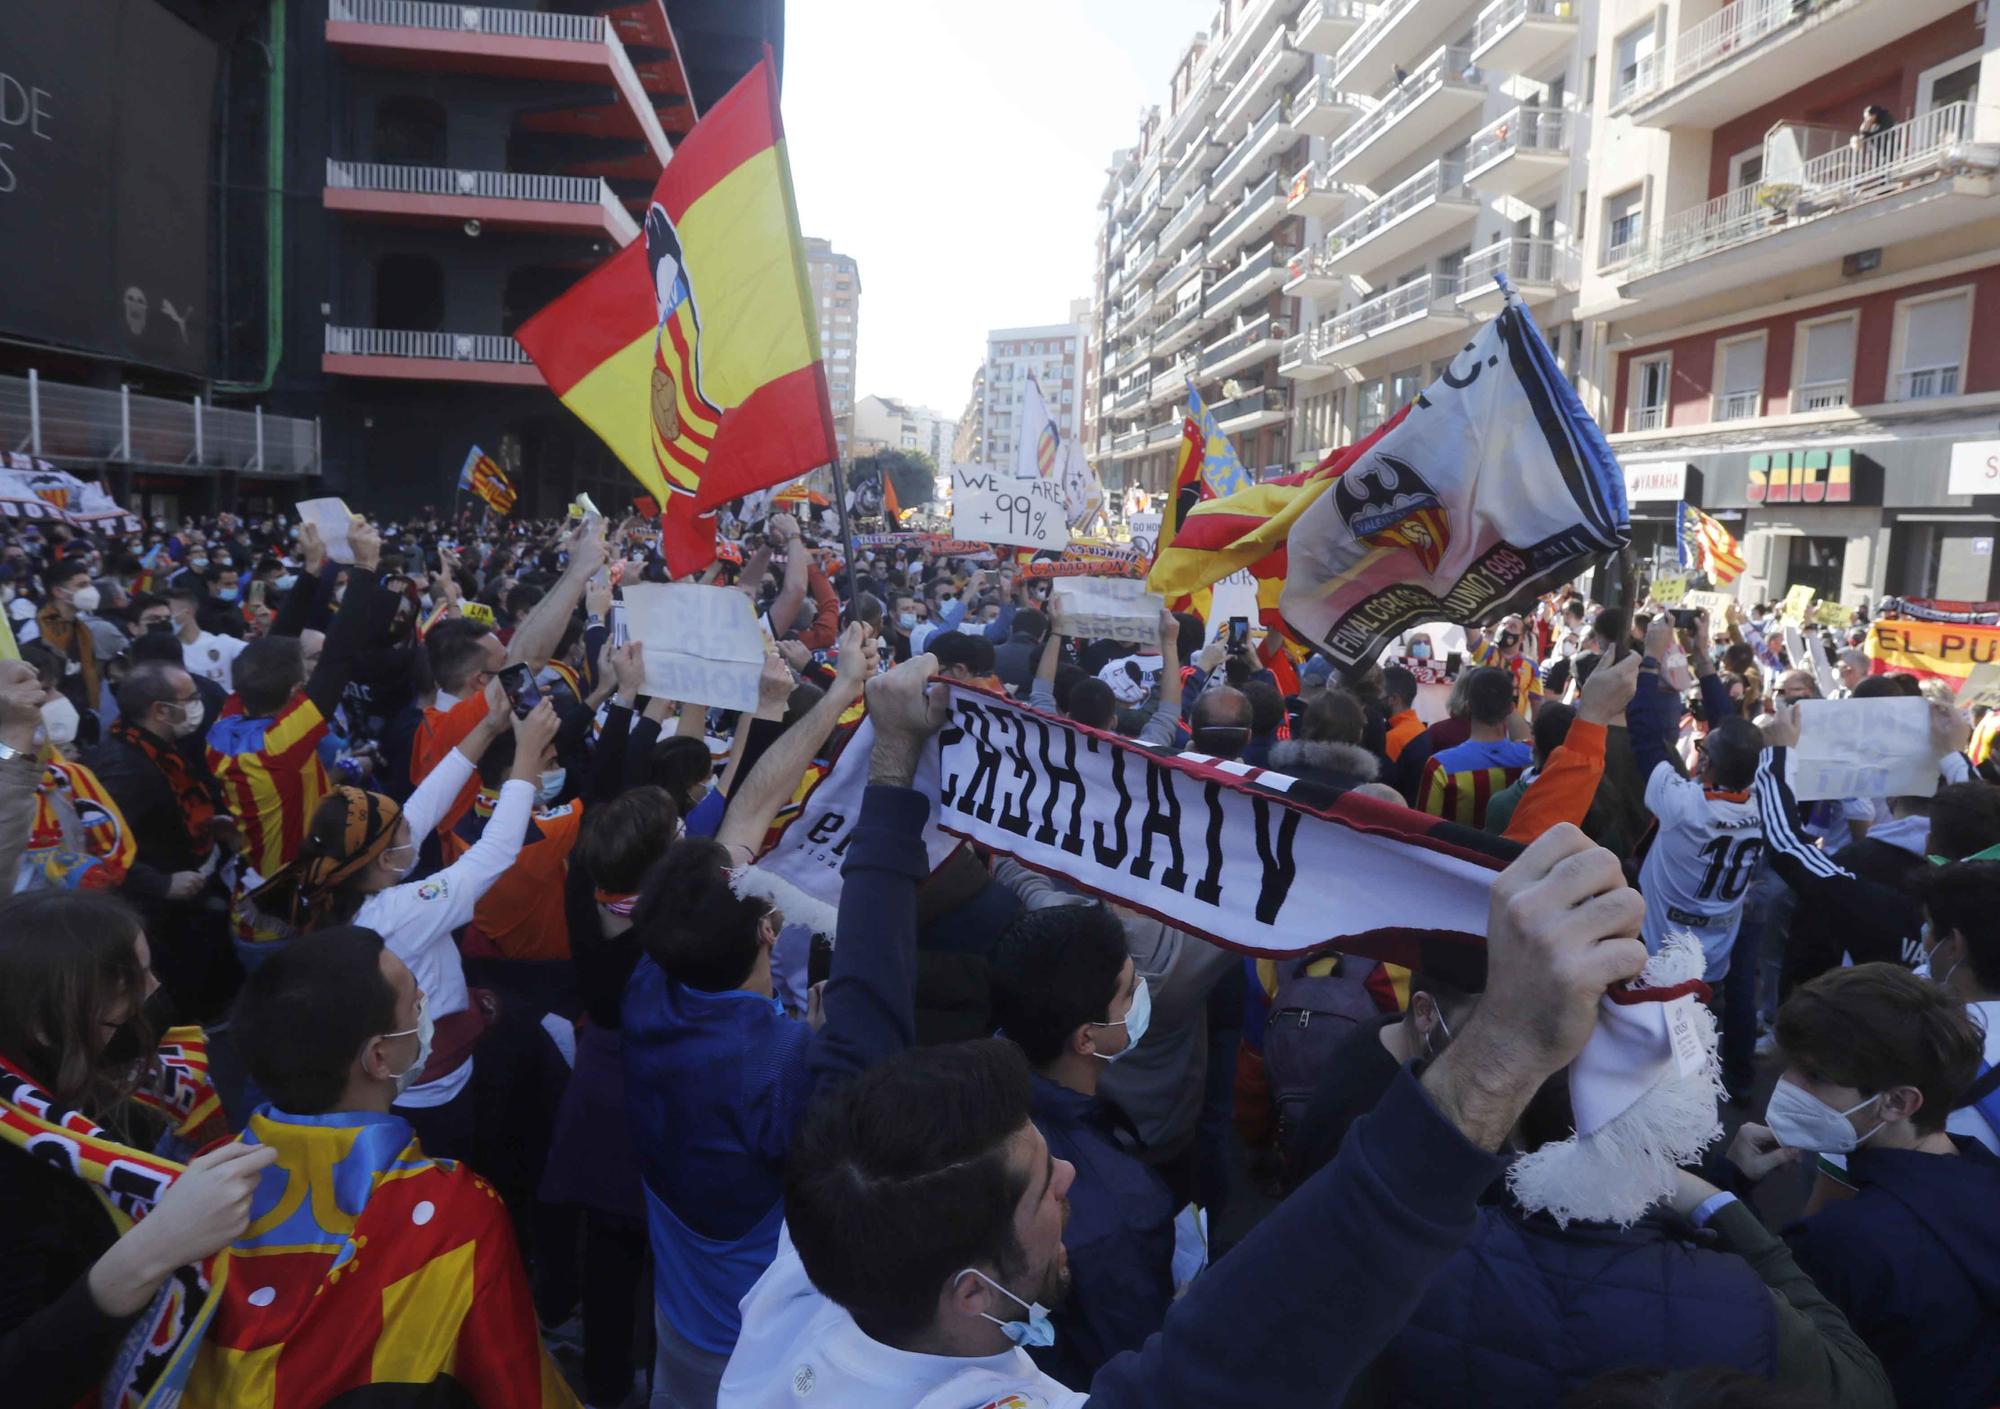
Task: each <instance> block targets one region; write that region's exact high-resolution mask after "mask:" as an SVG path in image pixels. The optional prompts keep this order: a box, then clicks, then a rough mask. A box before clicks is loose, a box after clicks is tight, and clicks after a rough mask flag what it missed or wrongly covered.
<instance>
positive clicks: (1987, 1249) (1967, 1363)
mask: <svg viewBox="0 0 2000 1409" xmlns="http://www.w3.org/2000/svg"><path fill="white" fill-rule="evenodd" d="M1953 1143H1955V1144H1956V1145H1957V1146H1958V1154H1957V1156H1956V1157H1953V1156H1950V1155H1929V1154H1924V1153H1922V1152H1921V1151H1917V1150H1876V1149H1870V1148H1869V1147H1868V1146H1866V1145H1864V1146H1862V1147H1861V1148H1860V1149H1858V1150H1856V1151H1855V1152H1854V1153H1853V1154H1851V1155H1849V1156H1848V1157H1847V1176H1848V1179H1849V1180H1850V1181H1852V1182H1853V1184H1854V1185H1855V1190H1856V1192H1855V1195H1854V1197H1853V1198H1851V1199H1836V1200H1830V1201H1829V1202H1828V1203H1827V1204H1826V1206H1825V1207H1824V1208H1822V1209H1821V1210H1820V1211H1819V1212H1818V1213H1816V1214H1814V1215H1813V1216H1812V1217H1811V1218H1808V1219H1806V1220H1804V1221H1803V1222H1801V1223H1796V1224H1793V1225H1792V1226H1791V1227H1790V1228H1787V1229H1786V1230H1785V1241H1786V1242H1788V1243H1789V1244H1791V1248H1792V1255H1793V1256H1794V1257H1795V1258H1797V1259H1798V1263H1799V1266H1800V1267H1801V1268H1803V1269H1804V1270H1805V1271H1806V1272H1807V1273H1808V1274H1810V1275H1811V1277H1812V1279H1813V1281H1814V1282H1815V1283H1817V1284H1818V1286H1819V1289H1820V1290H1821V1291H1823V1292H1825V1293H1826V1295H1827V1298H1828V1299H1829V1300H1831V1301H1832V1302H1833V1303H1834V1305H1836V1306H1838V1307H1839V1308H1840V1309H1841V1310H1842V1311H1845V1312H1846V1313H1847V1318H1848V1320H1849V1321H1851V1322H1853V1324H1854V1329H1855V1330H1856V1331H1857V1332H1859V1333H1860V1335H1861V1338H1862V1339H1863V1340H1865V1341H1867V1342H1868V1346H1869V1349H1871V1350H1873V1351H1874V1352H1875V1353H1876V1354H1877V1355H1879V1356H1880V1357H1881V1358H1882V1364H1883V1366H1884V1367H1885V1368H1886V1369H1887V1370H1888V1372H1889V1379H1890V1382H1891V1383H1892V1384H1893V1385H1894V1386H1895V1389H1896V1402H1897V1403H1899V1404H1905V1405H1919V1404H1920V1405H1923V1406H1924V1407H1925V1409H1953V1406H1956V1405H1970V1406H1984V1405H1989V1404H1995V1403H2000V1221H1996V1219H1995V1217H1994V1210H1995V1209H1996V1208H2000V1155H1995V1154H1994V1153H1993V1152H1992V1151H1991V1150H1988V1149H1987V1148H1986V1147H1985V1146H1984V1145H1982V1144H1980V1143H1979V1142H1978V1141H1977V1140H1970V1139H1957V1138H1954V1141H1953Z"/></svg>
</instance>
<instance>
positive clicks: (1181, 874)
mask: <svg viewBox="0 0 2000 1409" xmlns="http://www.w3.org/2000/svg"><path fill="white" fill-rule="evenodd" d="M1154 837H1165V838H1166V842H1167V846H1168V848H1169V849H1170V850H1171V851H1172V852H1173V860H1172V861H1170V862H1169V863H1168V864H1167V867H1166V869H1165V870H1163V871H1161V872H1160V884H1161V885H1163V886H1165V887H1166V888H1167V889H1168V890H1171V891H1173V892H1175V893H1176V894H1178V893H1179V892H1180V891H1182V890H1185V889H1186V888H1187V879H1188V878H1187V870H1186V867H1187V856H1186V854H1185V853H1183V852H1182V850H1181V800H1180V799H1179V798H1177V797H1175V796H1174V774H1173V770H1172V769H1171V768H1167V767H1164V766H1162V765H1159V764H1154V765H1153V766H1151V767H1149V768H1148V769H1147V770H1146V820H1145V821H1143V822H1141V823H1140V824H1139V854H1138V855H1137V856H1135V857H1133V858H1132V874H1133V875H1135V876H1137V877H1138V878H1139V879H1140V880H1142V881H1144V880H1150V879H1151V878H1152V874H1153V838H1154Z"/></svg>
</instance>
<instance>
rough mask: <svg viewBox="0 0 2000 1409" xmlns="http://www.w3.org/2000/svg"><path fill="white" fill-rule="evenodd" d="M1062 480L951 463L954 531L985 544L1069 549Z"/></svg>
mask: <svg viewBox="0 0 2000 1409" xmlns="http://www.w3.org/2000/svg"><path fill="white" fill-rule="evenodd" d="M1064 514H1065V506H1064V503H1063V492H1062V483H1061V481H1059V480H1053V479H1002V478H1001V477H1000V476H998V475H996V474H994V473H993V472H992V471H991V470H989V469H987V468H986V467H984V466H981V465H953V466H952V467H951V531H952V532H953V533H954V534H956V535H958V537H960V538H966V539H971V540H973V541H975V542H980V543H1005V544H1009V545H1011V546H1013V547H1017V548H1047V549H1051V550H1054V551H1057V552H1060V551H1061V550H1062V549H1064V548H1067V547H1069V525H1068V523H1067V522H1066V521H1065V518H1064Z"/></svg>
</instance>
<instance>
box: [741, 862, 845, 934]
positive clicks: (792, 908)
mask: <svg viewBox="0 0 2000 1409" xmlns="http://www.w3.org/2000/svg"><path fill="white" fill-rule="evenodd" d="M729 889H730V891H731V892H732V893H733V894H734V895H735V896H736V898H737V899H738V900H741V899H743V898H744V897H746V896H753V895H754V896H756V897H757V898H758V899H760V900H768V901H770V902H771V904H773V905H775V906H777V907H778V909H779V910H781V911H782V912H783V913H784V916H785V921H786V923H787V924H799V925H804V926H806V928H808V929H810V930H811V931H812V932H813V933H814V934H823V935H826V936H827V937H828V938H832V937H833V935H834V932H835V931H836V929H837V928H838V926H839V922H840V911H839V910H838V909H836V908H835V907H834V906H831V905H829V904H827V903H826V902H825V901H824V900H820V899H818V898H816V897H814V896H811V895H808V894H806V893H805V891H803V890H801V889H800V888H799V887H798V886H796V885H794V884H792V882H790V881H788V880H786V879H785V878H784V877H783V876H779V875H775V874H773V873H772V872H770V871H766V870H762V869H760V868H759V867H757V866H755V865H751V866H738V867H737V868H736V869H735V870H733V871H731V872H730V873H729Z"/></svg>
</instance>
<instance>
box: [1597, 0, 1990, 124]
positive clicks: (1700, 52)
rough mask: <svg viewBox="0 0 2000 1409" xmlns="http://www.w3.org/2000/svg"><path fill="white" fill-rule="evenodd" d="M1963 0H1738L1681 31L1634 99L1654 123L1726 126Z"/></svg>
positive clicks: (1639, 116)
mask: <svg viewBox="0 0 2000 1409" xmlns="http://www.w3.org/2000/svg"><path fill="white" fill-rule="evenodd" d="M1964 8H1965V6H1964V5H1963V3H1961V0H1820V3H1818V4H1814V3H1812V2H1811V0H1736V2H1735V3H1734V4H1731V5H1725V6H1724V7H1723V8H1722V9H1720V10H1718V11H1716V12H1715V13H1714V14H1712V15H1710V16H1709V17H1708V18H1707V19H1705V20H1703V21H1702V22H1701V23H1700V24H1698V25H1695V26H1694V27H1693V28H1692V29H1684V30H1682V31H1681V32H1680V34H1679V35H1678V36H1677V37H1676V38H1675V40H1674V45H1673V53H1672V59H1671V62H1660V63H1655V64H1653V65H1651V66H1650V71H1649V72H1647V73H1645V74H1643V75H1642V76H1641V78H1640V80H1639V81H1638V82H1637V83H1635V84H1634V91H1633V92H1632V93H1631V94H1630V95H1629V96H1628V97H1627V98H1626V99H1625V105H1626V106H1628V107H1629V108H1630V110H1631V113H1632V116H1633V118H1634V120H1635V121H1638V122H1641V123H1644V124H1645V125H1647V126H1649V127H1717V126H1720V125H1721V124H1722V123H1725V122H1728V121H1729V120H1730V119H1732V118H1737V117H1741V116H1743V115H1744V114H1745V113H1748V112H1751V111H1754V110H1755V109H1757V108H1760V107H1762V106H1764V105H1765V104H1766V103H1768V102H1770V100H1771V98H1772V96H1773V95H1775V94H1780V93H1789V92H1792V91H1793V90H1794V89H1798V88H1802V87H1805V86H1806V85H1808V84H1810V83H1813V82H1814V81H1816V80H1819V79H1823V78H1825V76H1826V75H1827V74H1829V73H1832V72H1833V71H1834V70H1836V69H1839V68H1841V67H1842V66H1844V65H1846V64H1849V63H1852V62H1853V61H1854V59H1855V58H1856V56H1858V55H1861V54H1867V53H1870V52H1872V51H1874V50H1877V49H1881V48H1884V47H1886V46H1888V45H1889V44H1891V43H1893V42H1894V41H1896V40H1897V39H1900V38H1902V37H1903V36H1904V35H1907V34H1910V33H1912V32H1914V31H1916V30H1918V29H1921V28H1923V27H1924V26H1925V25H1928V24H1932V23H1934V22H1935V21H1937V20H1941V19H1943V18H1945V17H1946V16H1947V15H1951V14H1954V13H1956V12H1957V11H1959V10H1962V9H1964Z"/></svg>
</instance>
